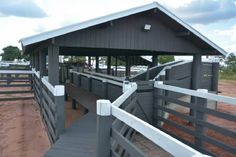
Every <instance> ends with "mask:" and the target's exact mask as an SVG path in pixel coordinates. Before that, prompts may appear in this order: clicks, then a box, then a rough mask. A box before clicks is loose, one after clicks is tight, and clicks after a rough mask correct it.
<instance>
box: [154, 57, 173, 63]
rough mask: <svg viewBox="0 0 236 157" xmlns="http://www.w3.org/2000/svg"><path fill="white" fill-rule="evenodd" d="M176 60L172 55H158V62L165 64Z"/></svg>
mask: <svg viewBox="0 0 236 157" xmlns="http://www.w3.org/2000/svg"><path fill="white" fill-rule="evenodd" d="M174 60H175V57H174V56H172V55H163V56H159V57H158V62H159V63H160V64H165V63H168V62H171V61H174Z"/></svg>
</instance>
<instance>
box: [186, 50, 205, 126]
mask: <svg viewBox="0 0 236 157" xmlns="http://www.w3.org/2000/svg"><path fill="white" fill-rule="evenodd" d="M201 74H202V56H201V55H200V54H195V55H194V56H193V63H192V77H191V78H192V80H191V89H193V90H197V89H198V88H199V86H200V83H201ZM195 102H196V97H193V96H192V97H191V103H193V104H195ZM189 114H190V116H193V117H194V116H195V114H196V113H195V111H194V110H193V109H190V113H189ZM189 124H190V125H192V123H191V122H189Z"/></svg>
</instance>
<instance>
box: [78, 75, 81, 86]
mask: <svg viewBox="0 0 236 157" xmlns="http://www.w3.org/2000/svg"><path fill="white" fill-rule="evenodd" d="M78 87H81V74H78Z"/></svg>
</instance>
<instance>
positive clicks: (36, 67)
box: [34, 51, 39, 71]
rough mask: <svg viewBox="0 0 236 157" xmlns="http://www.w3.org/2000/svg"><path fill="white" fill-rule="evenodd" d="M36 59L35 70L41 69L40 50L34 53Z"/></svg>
mask: <svg viewBox="0 0 236 157" xmlns="http://www.w3.org/2000/svg"><path fill="white" fill-rule="evenodd" d="M34 59H35V71H39V52H38V51H37V52H35V53H34Z"/></svg>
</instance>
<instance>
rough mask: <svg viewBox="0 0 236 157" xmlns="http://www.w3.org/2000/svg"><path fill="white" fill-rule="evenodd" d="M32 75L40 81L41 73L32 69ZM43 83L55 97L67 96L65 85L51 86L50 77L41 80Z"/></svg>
mask: <svg viewBox="0 0 236 157" xmlns="http://www.w3.org/2000/svg"><path fill="white" fill-rule="evenodd" d="M32 73H33V74H34V75H35V76H36V77H37V78H38V79H40V72H39V71H35V69H32ZM41 81H42V83H43V84H44V85H45V86H46V87H47V89H48V90H49V91H50V92H51V93H52V94H53V95H54V96H63V95H64V94H65V86H64V85H55V86H53V85H51V84H50V83H49V82H48V76H43V77H42V78H41Z"/></svg>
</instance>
